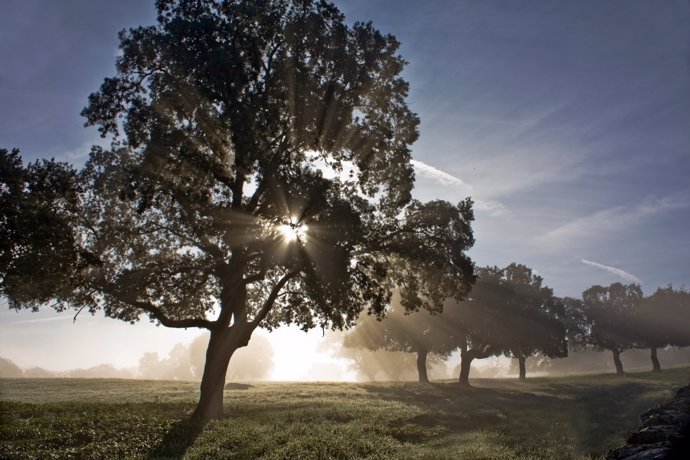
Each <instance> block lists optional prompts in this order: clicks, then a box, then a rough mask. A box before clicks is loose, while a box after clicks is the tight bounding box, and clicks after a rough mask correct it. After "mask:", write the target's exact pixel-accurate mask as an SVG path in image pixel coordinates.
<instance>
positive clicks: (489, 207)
mask: <svg viewBox="0 0 690 460" xmlns="http://www.w3.org/2000/svg"><path fill="white" fill-rule="evenodd" d="M411 163H412V166H414V169H415V172H416V173H417V174H418V175H420V176H422V177H426V178H428V179H431V180H433V181H435V182H437V183H439V184H441V185H443V186H445V187H452V188H456V189H459V190H460V191H461V192H462V193H464V194H465V195H468V196H472V197H473V199H474V202H475V205H474V207H475V209H477V210H479V211H484V212H486V213H488V214H490V215H492V216H501V215H504V214H505V212H506V208H505V206H504V205H503V204H502V203H500V202H498V201H494V200H481V199H477V198H476V197H474V196H473V195H474V193H473V191H474V187H473V186H472V185H471V184H468V183H467V182H465V181H464V180H462V179H460V178H459V177H456V176H453V175H452V174H448V173H447V172H445V171H443V170H441V169H438V168H436V167H434V166H431V165H429V164H427V163H424V162H422V161H419V160H412V161H411Z"/></svg>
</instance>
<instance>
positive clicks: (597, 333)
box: [582, 283, 642, 375]
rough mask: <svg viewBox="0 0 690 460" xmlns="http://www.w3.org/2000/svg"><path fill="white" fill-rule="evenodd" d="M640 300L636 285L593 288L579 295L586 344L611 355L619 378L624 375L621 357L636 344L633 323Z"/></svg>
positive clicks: (614, 284) (640, 296)
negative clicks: (606, 351)
mask: <svg viewBox="0 0 690 460" xmlns="http://www.w3.org/2000/svg"><path fill="white" fill-rule="evenodd" d="M641 300H642V290H641V289H640V286H638V285H636V284H628V285H624V284H621V283H613V284H611V285H610V286H608V287H603V286H592V287H591V288H589V289H587V290H586V291H584V292H583V293H582V301H583V303H582V308H583V310H582V320H583V321H584V330H586V332H587V333H586V335H585V340H586V341H587V343H589V344H590V345H592V346H593V347H595V348H596V349H600V350H610V351H611V353H612V354H613V362H614V364H615V366H616V374H618V375H623V374H624V370H623V363H622V362H621V359H620V354H621V353H622V352H623V351H625V350H626V349H628V348H632V347H633V346H634V344H635V331H634V326H633V321H634V314H635V311H636V310H637V308H638V306H639V304H640V302H641Z"/></svg>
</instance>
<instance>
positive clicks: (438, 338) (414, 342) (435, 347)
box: [343, 294, 456, 383]
mask: <svg viewBox="0 0 690 460" xmlns="http://www.w3.org/2000/svg"><path fill="white" fill-rule="evenodd" d="M448 332H449V330H448V327H447V325H446V323H445V318H444V317H443V314H430V313H429V312H427V311H417V312H408V311H407V310H406V309H405V308H404V307H403V306H402V305H401V304H400V297H399V296H398V295H396V294H394V295H393V299H392V302H391V307H390V308H389V309H388V310H387V312H386V316H385V318H383V319H379V318H377V317H375V316H372V315H362V317H361V318H360V320H359V321H358V323H357V326H356V327H355V328H354V329H352V330H351V331H350V332H349V333H348V334H347V335H346V336H345V338H344V341H343V344H344V346H345V347H347V348H366V349H369V350H380V349H383V350H388V351H401V352H405V353H414V354H415V355H417V374H418V377H419V382H422V383H429V377H428V372H427V357H428V356H429V355H430V354H433V355H435V356H436V357H440V358H446V357H448V356H449V355H450V353H451V352H452V351H453V350H454V349H455V348H456V345H455V341H454V337H453V336H452V335H451V334H449V333H448Z"/></svg>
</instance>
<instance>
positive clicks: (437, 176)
mask: <svg viewBox="0 0 690 460" xmlns="http://www.w3.org/2000/svg"><path fill="white" fill-rule="evenodd" d="M411 163H412V166H414V169H415V171H416V172H417V173H418V174H419V175H420V176H424V177H428V178H429V179H433V180H435V181H437V182H439V183H441V184H442V185H446V186H452V187H463V188H466V189H468V191H469V192H471V191H472V189H473V187H472V186H471V185H470V184H468V183H467V182H465V181H464V180H462V179H460V178H459V177H455V176H453V175H451V174H448V173H447V172H445V171H441V170H440V169H438V168H436V167H434V166H431V165H429V164H426V163H424V162H421V161H419V160H412V161H411Z"/></svg>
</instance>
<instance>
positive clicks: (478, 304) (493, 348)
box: [444, 267, 510, 386]
mask: <svg viewBox="0 0 690 460" xmlns="http://www.w3.org/2000/svg"><path fill="white" fill-rule="evenodd" d="M509 293H510V289H509V288H508V286H507V285H506V283H505V282H504V280H503V269H500V268H498V267H484V268H480V269H477V281H476V283H475V284H474V286H473V287H472V291H471V293H470V296H469V297H468V299H467V300H465V301H463V302H457V301H454V300H447V301H446V303H445V304H444V317H445V319H446V326H447V327H449V330H450V331H452V332H451V334H453V337H454V339H455V344H456V347H457V348H459V349H460V374H459V377H458V382H459V383H460V384H461V385H464V386H469V384H470V383H469V376H470V369H471V367H472V361H474V360H475V359H484V358H488V357H489V356H497V355H499V354H501V353H503V352H506V351H507V350H508V349H507V347H506V346H505V342H504V341H503V337H502V336H501V333H502V332H501V331H500V330H499V328H498V324H499V323H500V321H501V316H502V314H503V311H502V308H501V307H502V306H503V305H502V302H503V301H504V299H506V298H508V296H509Z"/></svg>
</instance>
